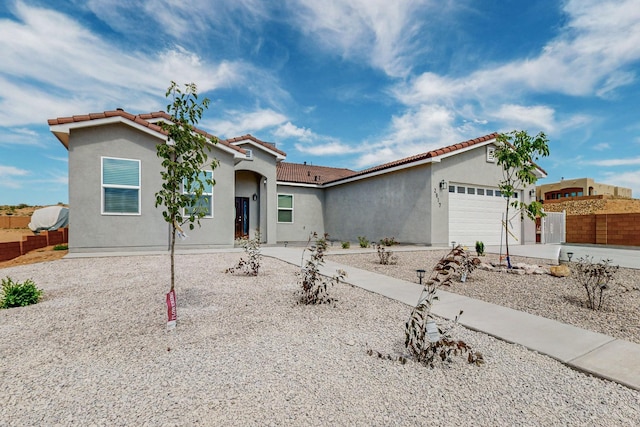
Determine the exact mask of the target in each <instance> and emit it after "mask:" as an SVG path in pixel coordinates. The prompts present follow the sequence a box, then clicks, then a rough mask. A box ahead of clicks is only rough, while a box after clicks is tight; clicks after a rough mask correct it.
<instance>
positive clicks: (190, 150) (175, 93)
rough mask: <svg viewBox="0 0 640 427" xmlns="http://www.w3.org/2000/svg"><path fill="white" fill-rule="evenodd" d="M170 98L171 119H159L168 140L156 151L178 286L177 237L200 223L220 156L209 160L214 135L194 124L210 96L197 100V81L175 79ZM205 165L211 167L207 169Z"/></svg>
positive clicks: (160, 196)
mask: <svg viewBox="0 0 640 427" xmlns="http://www.w3.org/2000/svg"><path fill="white" fill-rule="evenodd" d="M165 96H166V97H167V98H171V103H170V104H168V105H167V112H168V114H169V115H170V116H171V121H170V122H164V121H161V122H159V124H160V126H161V127H162V130H163V131H164V132H165V133H166V134H167V142H166V143H165V144H158V145H157V146H156V151H157V155H158V157H159V158H161V159H162V168H163V170H162V171H161V172H160V175H161V177H162V181H163V182H162V189H160V190H159V191H158V192H157V193H156V194H155V196H156V203H155V205H156V207H158V206H164V207H165V210H164V211H163V212H162V216H163V218H164V220H165V221H166V222H167V223H169V226H170V228H171V234H170V248H171V249H170V259H171V287H170V291H173V290H174V288H175V244H176V237H177V236H178V234H180V236H181V237H185V236H186V235H185V234H184V232H183V231H182V228H181V226H182V225H184V224H186V223H188V224H189V228H190V229H191V230H193V228H194V223H197V224H198V225H200V218H202V217H203V216H205V214H206V212H205V210H204V208H203V204H208V199H207V197H204V196H203V193H204V192H205V191H204V190H205V189H210V188H212V187H213V186H214V185H215V181H214V180H213V170H214V169H215V168H216V167H217V165H218V162H217V160H215V159H213V160H212V161H208V154H207V153H208V152H209V150H210V146H209V144H215V143H217V139H216V138H215V137H212V136H209V135H206V136H205V135H203V134H201V133H199V132H198V131H197V130H196V129H195V125H196V124H197V123H198V122H199V121H200V120H201V119H202V113H203V112H204V110H205V109H207V108H208V106H209V99H207V98H204V99H203V100H202V101H201V102H198V89H197V87H196V85H195V83H189V84H186V85H185V88H184V90H183V89H181V88H180V86H179V85H178V84H176V83H175V82H173V81H172V82H171V85H170V86H169V88H168V89H167V92H166V94H165ZM204 169H208V170H207V171H206V172H205V171H203V170H204Z"/></svg>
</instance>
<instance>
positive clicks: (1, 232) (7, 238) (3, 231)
mask: <svg viewBox="0 0 640 427" xmlns="http://www.w3.org/2000/svg"><path fill="white" fill-rule="evenodd" d="M32 235H33V231H31V230H29V229H28V228H0V243H4V242H17V241H20V240H22V238H23V237H24V236H32Z"/></svg>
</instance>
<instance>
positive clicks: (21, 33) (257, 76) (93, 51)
mask: <svg viewBox="0 0 640 427" xmlns="http://www.w3.org/2000/svg"><path fill="white" fill-rule="evenodd" d="M14 10H15V17H16V19H15V20H10V19H3V20H0V50H1V51H2V52H3V63H2V73H1V74H0V85H1V86H2V87H3V88H5V90H3V92H2V94H0V125H5V126H16V125H17V126H20V125H26V124H32V123H43V122H44V121H45V120H46V119H47V118H51V117H58V116H60V115H68V114H77V113H80V112H91V111H96V109H98V111H99V109H111V108H114V107H124V108H127V109H129V110H134V111H135V110H141V111H149V109H150V108H163V107H164V105H163V104H164V100H163V99H162V95H163V94H164V90H165V89H166V87H167V85H168V84H169V81H171V80H175V81H178V82H179V83H183V82H191V81H193V82H197V83H198V87H199V90H200V92H207V91H210V90H213V89H216V88H221V87H225V88H226V87H232V86H242V87H244V86H250V85H247V84H246V83H247V82H252V84H256V83H257V82H263V83H264V91H265V93H268V94H277V93H278V92H279V91H278V90H277V89H272V88H270V87H271V86H273V85H274V84H277V82H276V81H275V80H273V79H271V80H268V78H269V75H268V74H267V73H265V72H264V71H262V70H259V69H257V68H255V67H253V66H252V65H250V64H246V63H244V62H242V61H227V60H220V61H218V62H216V63H212V62H210V61H207V60H204V59H203V58H201V57H200V56H199V55H197V54H196V53H193V52H190V51H189V50H187V49H185V48H184V47H181V46H179V45H173V46H167V47H166V48H164V49H161V50H159V51H156V52H154V53H149V54H147V53H143V52H142V51H135V50H130V49H125V48H123V47H121V46H117V45H115V44H110V43H109V41H108V40H107V39H104V38H102V37H100V36H98V35H97V34H94V33H93V32H91V31H90V30H88V29H87V28H85V27H83V26H82V25H81V24H80V23H79V22H78V21H75V20H74V19H73V18H70V17H69V16H67V15H64V14H62V13H59V12H57V11H55V10H50V9H43V8H38V7H34V6H30V5H27V4H25V3H22V2H18V3H16V5H15V8H14ZM24 64H29V66H28V67H25V66H24ZM97 64H99V66H96V65H97ZM249 76H251V77H249ZM265 80H266V81H265ZM44 86H46V87H47V89H46V90H44V89H42V88H43V87H44ZM274 97H275V95H274ZM123 104H126V105H123Z"/></svg>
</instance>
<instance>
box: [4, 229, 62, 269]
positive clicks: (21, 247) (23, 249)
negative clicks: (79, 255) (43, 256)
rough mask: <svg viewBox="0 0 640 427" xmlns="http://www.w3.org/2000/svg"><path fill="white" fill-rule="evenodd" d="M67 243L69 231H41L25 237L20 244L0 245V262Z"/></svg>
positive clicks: (7, 243) (8, 243)
mask: <svg viewBox="0 0 640 427" xmlns="http://www.w3.org/2000/svg"><path fill="white" fill-rule="evenodd" d="M62 243H69V229H68V228H61V229H59V230H56V231H43V232H42V233H40V234H38V235H37V236H36V235H33V236H25V237H23V238H22V241H20V242H6V243H0V261H8V260H10V259H14V258H17V257H19V256H20V255H24V254H26V253H27V252H30V251H33V250H36V249H40V248H44V247H45V246H53V245H60V244H62Z"/></svg>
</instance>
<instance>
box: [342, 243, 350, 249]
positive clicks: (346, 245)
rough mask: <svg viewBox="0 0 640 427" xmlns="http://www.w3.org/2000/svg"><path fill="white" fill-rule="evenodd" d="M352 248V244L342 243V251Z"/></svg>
mask: <svg viewBox="0 0 640 427" xmlns="http://www.w3.org/2000/svg"><path fill="white" fill-rule="evenodd" d="M350 247H351V242H342V249H349V248H350Z"/></svg>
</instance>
